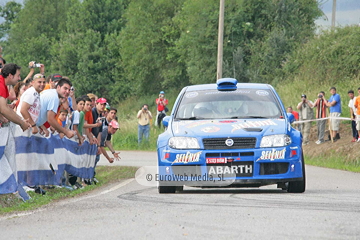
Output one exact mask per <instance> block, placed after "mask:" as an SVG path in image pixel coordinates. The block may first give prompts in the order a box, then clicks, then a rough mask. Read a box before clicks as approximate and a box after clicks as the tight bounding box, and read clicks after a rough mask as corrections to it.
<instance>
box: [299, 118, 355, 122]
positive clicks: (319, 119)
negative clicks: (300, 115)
mask: <svg viewBox="0 0 360 240" xmlns="http://www.w3.org/2000/svg"><path fill="white" fill-rule="evenodd" d="M326 119H339V120H352V121H356V119H351V118H345V117H326V118H316V119H310V120H301V121H295V122H293V123H292V124H299V123H306V122H313V121H321V120H326Z"/></svg>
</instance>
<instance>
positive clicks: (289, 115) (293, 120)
mask: <svg viewBox="0 0 360 240" xmlns="http://www.w3.org/2000/svg"><path fill="white" fill-rule="evenodd" d="M287 116H288V119H289V122H290V123H293V122H295V117H294V115H293V114H292V113H287Z"/></svg>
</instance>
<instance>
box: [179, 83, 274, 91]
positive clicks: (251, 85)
mask: <svg viewBox="0 0 360 240" xmlns="http://www.w3.org/2000/svg"><path fill="white" fill-rule="evenodd" d="M217 87H218V85H217V84H216V83H213V84H199V85H191V86H188V87H187V89H186V91H187V92H188V91H200V90H217ZM236 87H237V88H238V89H244V88H245V89H246V88H248V89H272V87H271V86H270V85H269V84H264V83H238V84H236Z"/></svg>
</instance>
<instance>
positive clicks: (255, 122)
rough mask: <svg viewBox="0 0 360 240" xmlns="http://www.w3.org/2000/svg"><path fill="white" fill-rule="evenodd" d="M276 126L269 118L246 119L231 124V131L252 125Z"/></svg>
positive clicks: (251, 126)
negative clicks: (262, 119)
mask: <svg viewBox="0 0 360 240" xmlns="http://www.w3.org/2000/svg"><path fill="white" fill-rule="evenodd" d="M271 125H272V126H277V124H276V123H275V122H273V121H272V120H271V119H268V120H265V121H246V122H242V123H238V124H233V125H232V126H233V129H232V130H231V132H234V131H236V130H239V129H243V128H253V127H261V126H271Z"/></svg>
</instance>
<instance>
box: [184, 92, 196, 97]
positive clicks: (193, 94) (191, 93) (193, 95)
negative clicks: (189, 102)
mask: <svg viewBox="0 0 360 240" xmlns="http://www.w3.org/2000/svg"><path fill="white" fill-rule="evenodd" d="M198 95H199V93H198V92H188V93H186V95H185V97H186V98H194V97H197V96H198Z"/></svg>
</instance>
